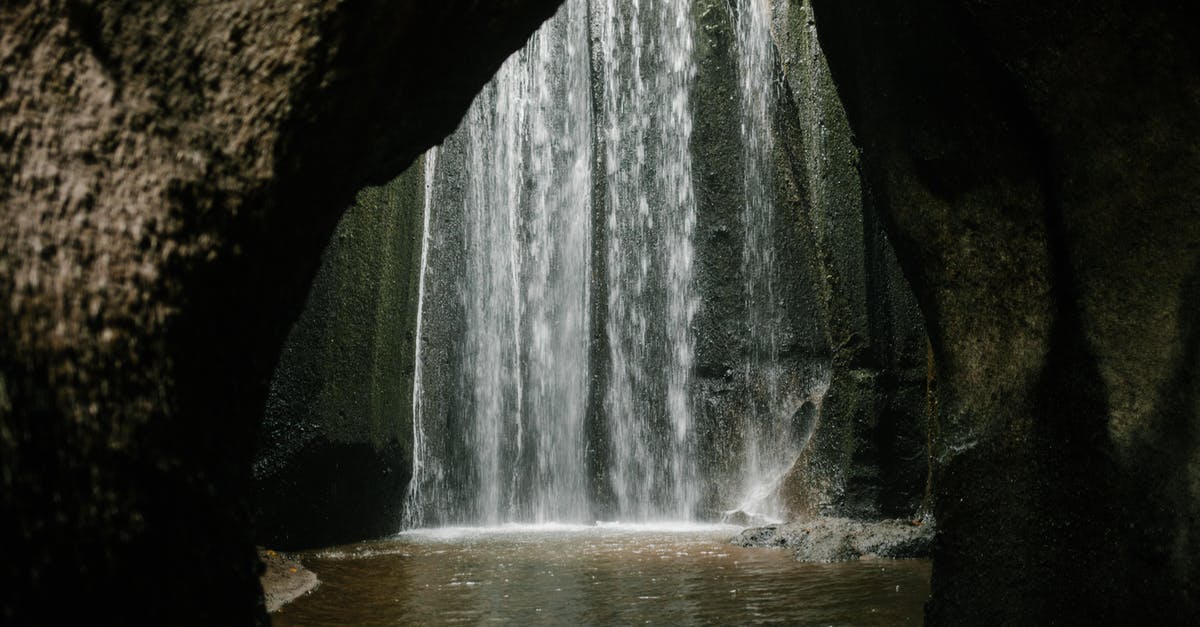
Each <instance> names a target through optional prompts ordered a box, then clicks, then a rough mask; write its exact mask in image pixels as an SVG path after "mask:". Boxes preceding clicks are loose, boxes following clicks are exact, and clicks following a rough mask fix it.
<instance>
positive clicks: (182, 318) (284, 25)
mask: <svg viewBox="0 0 1200 627" xmlns="http://www.w3.org/2000/svg"><path fill="white" fill-rule="evenodd" d="M556 5H557V2H555V1H552V0H524V1H521V0H507V1H489V2H478V1H466V0H464V1H460V2H441V3H428V2H421V1H417V0H412V1H406V2H383V1H378V2H361V3H340V2H334V1H323V0H304V1H299V2H292V3H282V4H281V3H272V2H250V3H242V2H208V3H201V4H195V5H193V4H187V3H141V2H132V1H122V0H111V1H101V2H88V1H86V0H79V1H70V2H63V1H42V2H29V3H16V4H8V5H5V6H4V7H3V8H0V65H2V66H3V67H4V68H5V70H4V72H3V76H2V77H0V312H2V313H0V537H2V538H3V540H2V542H3V545H2V546H0V554H3V555H4V560H3V564H2V565H0V588H2V589H3V590H4V592H3V596H2V597H0V620H2V621H3V622H5V623H6V624H23V623H29V622H37V623H43V624H48V623H54V622H56V619H57V618H61V617H58V616H57V614H56V612H59V611H67V610H68V609H76V608H78V607H81V606H83V607H88V608H90V609H91V611H93V612H96V613H97V615H100V616H105V617H106V619H107V620H110V621H112V622H118V623H132V622H153V623H158V624H164V623H196V624H238V623H251V622H256V621H258V622H261V621H262V620H265V619H264V617H265V614H264V613H263V611H262V606H261V603H262V601H261V591H260V588H259V585H258V583H257V578H256V574H257V570H258V568H259V562H258V559H257V558H256V556H255V554H254V550H253V544H252V542H251V538H250V525H249V520H248V518H247V515H246V511H245V505H244V503H245V499H246V496H247V493H248V489H249V478H250V462H251V458H252V453H253V444H254V441H255V437H254V436H255V432H256V429H257V425H258V422H259V420H260V416H261V414H262V409H263V406H264V402H265V399H266V392H267V382H268V379H269V377H270V374H271V372H272V369H273V367H274V365H275V362H276V360H277V357H278V355H279V351H280V347H281V345H282V342H283V339H284V336H285V333H286V330H287V328H288V326H289V322H290V321H291V320H292V318H293V317H294V316H295V315H296V313H297V312H298V310H299V309H300V306H301V304H302V302H303V298H304V295H305V294H306V292H307V287H308V284H309V282H310V281H311V280H312V277H313V273H314V272H315V270H316V268H317V262H318V260H319V258H320V252H321V250H322V248H323V246H324V244H325V242H326V241H327V240H328V238H329V236H330V233H331V232H332V231H333V228H334V226H335V224H336V222H337V219H338V217H339V215H340V214H341V212H342V211H343V210H344V209H345V207H347V206H348V205H349V204H350V203H351V200H352V198H353V194H354V193H355V192H356V191H357V190H358V189H360V188H362V187H363V186H365V185H369V184H381V183H383V182H385V181H387V180H388V179H389V178H390V177H392V176H394V175H395V174H396V173H397V172H400V171H403V170H404V169H405V167H407V165H408V164H409V163H411V162H412V160H413V159H414V158H415V157H416V156H417V155H418V154H420V152H421V151H423V150H424V149H425V148H426V147H428V146H429V145H431V144H432V143H434V142H436V141H437V140H439V139H440V138H442V137H443V136H445V135H446V134H447V133H448V132H449V131H450V130H451V129H452V128H453V127H454V126H455V125H456V124H457V122H458V119H459V117H460V116H461V114H462V112H463V111H465V109H466V107H467V105H468V104H469V102H470V100H471V98H472V97H473V95H474V94H475V92H476V91H477V90H478V89H479V87H480V86H481V85H482V84H483V83H484V82H485V81H486V80H487V78H488V77H489V76H490V75H491V74H492V73H493V72H494V71H495V69H496V68H497V67H498V65H499V64H500V62H501V61H502V60H503V58H504V57H505V56H506V55H507V54H508V53H509V52H510V51H512V50H514V49H515V48H517V47H518V46H519V45H520V44H521V42H522V41H523V40H524V38H525V37H526V36H527V35H528V34H529V33H530V32H531V31H532V29H533V28H534V27H535V26H536V25H537V24H538V23H539V22H540V21H541V20H542V19H544V18H545V17H547V16H548V15H549V14H550V12H551V11H552V10H553V9H554V7H555V6H556ZM168 553H170V554H172V555H173V559H172V560H171V563H173V564H181V565H182V566H181V568H179V569H178V570H176V571H174V572H171V573H163V572H161V568H162V564H163V562H162V557H163V556H164V555H166V554H168ZM63 590H71V591H73V593H74V594H75V601H74V602H73V603H70V604H64V603H62V602H61V595H62V591H63ZM256 608H257V609H256Z"/></svg>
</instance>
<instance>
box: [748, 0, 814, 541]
mask: <svg viewBox="0 0 1200 627" xmlns="http://www.w3.org/2000/svg"><path fill="white" fill-rule="evenodd" d="M735 21H736V32H737V51H738V61H739V63H738V70H739V74H740V76H739V78H740V80H739V91H740V94H741V98H740V101H741V138H742V180H743V195H742V197H743V202H742V224H743V237H744V245H743V248H742V251H743V253H742V281H743V283H742V284H743V297H744V299H745V307H746V324H747V332H748V333H747V335H748V342H747V344H748V347H749V349H748V351H747V352H748V354H747V358H746V364H745V371H744V373H745V377H746V388H747V390H748V391H749V397H750V401H749V403H748V407H747V410H746V415H745V423H744V426H743V434H744V438H745V440H744V441H745V451H744V453H743V461H742V469H741V483H742V490H741V491H742V495H743V496H742V502H741V503H740V504H739V509H740V510H742V511H744V512H747V513H750V514H754V515H758V516H761V517H767V518H777V517H779V516H781V515H782V514H783V505H782V503H781V502H780V499H779V497H778V490H777V488H778V483H779V481H780V480H781V479H782V478H783V475H784V473H786V472H787V470H788V469H789V468H790V467H791V465H792V463H793V462H794V461H795V457H796V455H797V454H798V453H799V451H798V450H797V448H796V443H795V442H794V438H793V437H792V428H791V425H790V423H791V412H787V411H786V409H785V408H784V407H783V403H782V400H783V399H782V398H781V396H780V377H781V371H780V359H779V344H780V338H779V335H780V332H781V324H782V321H781V315H782V312H781V311H780V307H779V304H778V301H777V296H776V294H775V276H776V266H775V243H774V236H775V233H776V228H777V227H776V203H775V194H774V189H775V188H774V180H773V179H774V177H773V163H772V158H773V153H774V148H775V134H774V129H773V125H772V120H773V117H774V113H775V110H774V109H775V101H776V93H775V90H776V89H775V47H774V44H773V42H772V40H771V31H770V28H771V22H770V6H769V3H768V2H767V1H766V0H737V3H736V14H735Z"/></svg>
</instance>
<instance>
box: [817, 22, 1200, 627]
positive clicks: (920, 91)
mask: <svg viewBox="0 0 1200 627" xmlns="http://www.w3.org/2000/svg"><path fill="white" fill-rule="evenodd" d="M813 5H814V6H815V7H816V9H817V10H816V24H817V29H818V31H819V33H820V39H821V43H822V45H823V47H824V49H825V52H826V54H827V55H828V59H829V63H830V66H831V69H832V73H833V77H834V79H835V82H836V83H837V87H838V90H839V93H840V95H841V97H842V99H843V101H844V102H845V103H846V110H847V112H848V114H849V120H850V122H851V126H852V127H853V128H854V131H855V134H856V136H857V138H858V140H859V143H860V144H861V146H862V149H863V156H864V159H863V166H864V171H865V173H866V177H867V180H868V181H869V183H870V185H869V188H870V189H871V190H872V192H873V193H874V194H875V196H876V199H877V204H878V206H879V207H880V208H881V214H882V215H883V216H884V218H885V222H886V224H887V226H888V231H889V235H890V236H891V238H892V241H893V242H894V243H895V244H896V249H897V254H898V256H899V259H900V262H901V265H902V267H903V268H904V269H905V275H906V276H907V277H908V279H909V280H910V282H911V283H912V286H913V288H914V290H915V292H916V294H917V299H918V301H919V303H920V306H921V309H922V311H923V312H924V314H925V316H926V321H927V326H928V329H929V332H930V339H931V344H932V352H933V355H934V361H935V362H936V364H937V398H936V402H937V404H938V407H939V413H938V422H937V425H936V428H935V431H934V451H933V453H934V459H935V465H934V483H933V485H934V510H935V516H936V519H937V521H938V524H939V536H938V540H937V544H936V546H935V550H934V581H933V599H932V601H931V603H930V605H929V609H928V616H927V618H928V620H929V621H930V622H931V623H933V624H949V625H963V624H1029V623H1075V624H1079V623H1104V624H1108V623H1114V622H1115V623H1125V624H1130V623H1155V624H1166V623H1185V622H1188V621H1189V620H1190V619H1194V617H1195V616H1196V615H1197V613H1200V607H1198V605H1197V604H1198V603H1200V562H1197V560H1196V559H1194V554H1195V551H1196V546H1195V542H1196V541H1195V538H1196V537H1197V533H1198V532H1200V527H1198V524H1200V523H1198V521H1200V446H1198V444H1197V438H1196V436H1195V433H1196V428H1197V416H1198V411H1200V409H1198V404H1200V395H1198V394H1197V390H1198V385H1200V374H1198V373H1200V369H1198V368H1197V365H1198V364H1197V360H1198V359H1200V350H1198V348H1197V347H1198V346H1200V340H1198V338H1200V334H1198V333H1197V316H1196V308H1197V304H1198V302H1200V300H1198V299H1197V296H1198V292H1197V289H1198V287H1197V286H1198V282H1197V279H1196V277H1197V268H1200V247H1198V245H1197V242H1200V179H1198V178H1197V177H1196V176H1195V173H1196V172H1197V171H1200V151H1197V148H1196V147H1197V146H1198V145H1200V114H1198V110H1200V104H1198V103H1200V71H1198V69H1200V63H1198V59H1200V55H1198V51H1197V47H1196V41H1197V40H1198V39H1197V29H1198V26H1197V24H1200V21H1198V20H1197V19H1196V15H1195V12H1194V10H1193V9H1190V8H1188V7H1186V6H1185V4H1184V3H1178V2H1150V3H1135V2H1131V1H1125V0H1105V1H1102V2H1081V1H1067V2H1055V3H1044V2H1033V1H1020V2H1009V3H985V2H976V1H967V0H963V1H957V2H936V1H933V0H918V1H905V2H898V1H890V0H877V1H872V2H858V3H847V2H838V1H836V0H814V2H813Z"/></svg>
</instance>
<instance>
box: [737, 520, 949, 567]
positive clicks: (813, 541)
mask: <svg viewBox="0 0 1200 627" xmlns="http://www.w3.org/2000/svg"><path fill="white" fill-rule="evenodd" d="M933 533H934V528H933V525H931V524H925V523H923V522H921V521H909V520H879V521H863V520H857V519H852V518H814V519H812V520H806V521H803V522H792V523H787V524H783V525H769V526H766V527H756V528H752V529H746V530H745V531H743V532H742V533H741V534H739V535H738V536H737V537H736V538H734V539H733V543H734V544H736V545H738V546H745V547H762V548H782V549H788V550H790V551H791V552H792V555H793V556H795V558H796V560H797V561H801V562H815V563H820V564H828V563H831V562H846V561H851V560H859V559H912V558H918V557H929V553H930V548H931V547H932V545H933Z"/></svg>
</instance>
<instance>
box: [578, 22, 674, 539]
mask: <svg viewBox="0 0 1200 627" xmlns="http://www.w3.org/2000/svg"><path fill="white" fill-rule="evenodd" d="M690 5H691V3H690V2H689V1H687V0H664V1H661V2H647V3H639V2H636V1H635V2H632V3H628V2H617V1H616V0H608V2H606V3H604V5H603V6H602V7H601V8H600V9H599V11H598V15H597V17H596V22H597V24H598V26H599V33H598V39H599V44H600V46H599V47H600V51H599V57H600V59H599V62H600V64H601V66H602V79H601V81H602V84H601V90H602V93H603V99H602V102H603V105H602V106H603V118H602V119H603V122H602V130H601V132H600V137H601V142H600V143H601V145H602V146H603V150H604V157H605V164H606V172H605V175H606V185H605V190H606V197H605V202H606V205H607V206H606V208H605V209H606V211H607V221H606V240H607V269H608V286H607V287H608V310H607V326H606V335H607V340H608V349H609V372H608V376H607V384H608V389H607V392H606V394H605V409H606V412H605V414H606V417H607V420H608V430H609V438H610V442H609V451H610V460H609V461H610V472H611V476H612V488H613V492H614V496H615V498H616V502H617V511H618V512H619V513H620V515H622V516H631V517H634V518H638V519H647V518H670V517H674V518H689V517H691V516H692V515H693V508H694V506H695V502H696V500H697V490H696V487H695V466H694V461H695V460H694V455H692V454H691V450H690V449H691V444H692V442H691V436H692V431H693V424H692V422H693V421H692V413H693V412H692V407H691V398H690V390H689V387H690V378H691V375H692V359H693V349H694V346H693V343H694V340H693V338H692V333H691V321H692V318H693V317H694V315H695V311H696V307H697V301H696V296H695V293H694V285H693V283H694V282H693V267H692V266H693V249H692V235H693V231H694V230H695V221H696V207H695V200H694V196H693V190H692V172H691V151H690V148H689V144H690V141H691V132H692V117H691V107H690V103H689V89H690V86H691V82H692V77H693V74H694V72H695V68H694V65H693V63H694V62H693V60H692V33H691V28H692V25H691V12H690Z"/></svg>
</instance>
